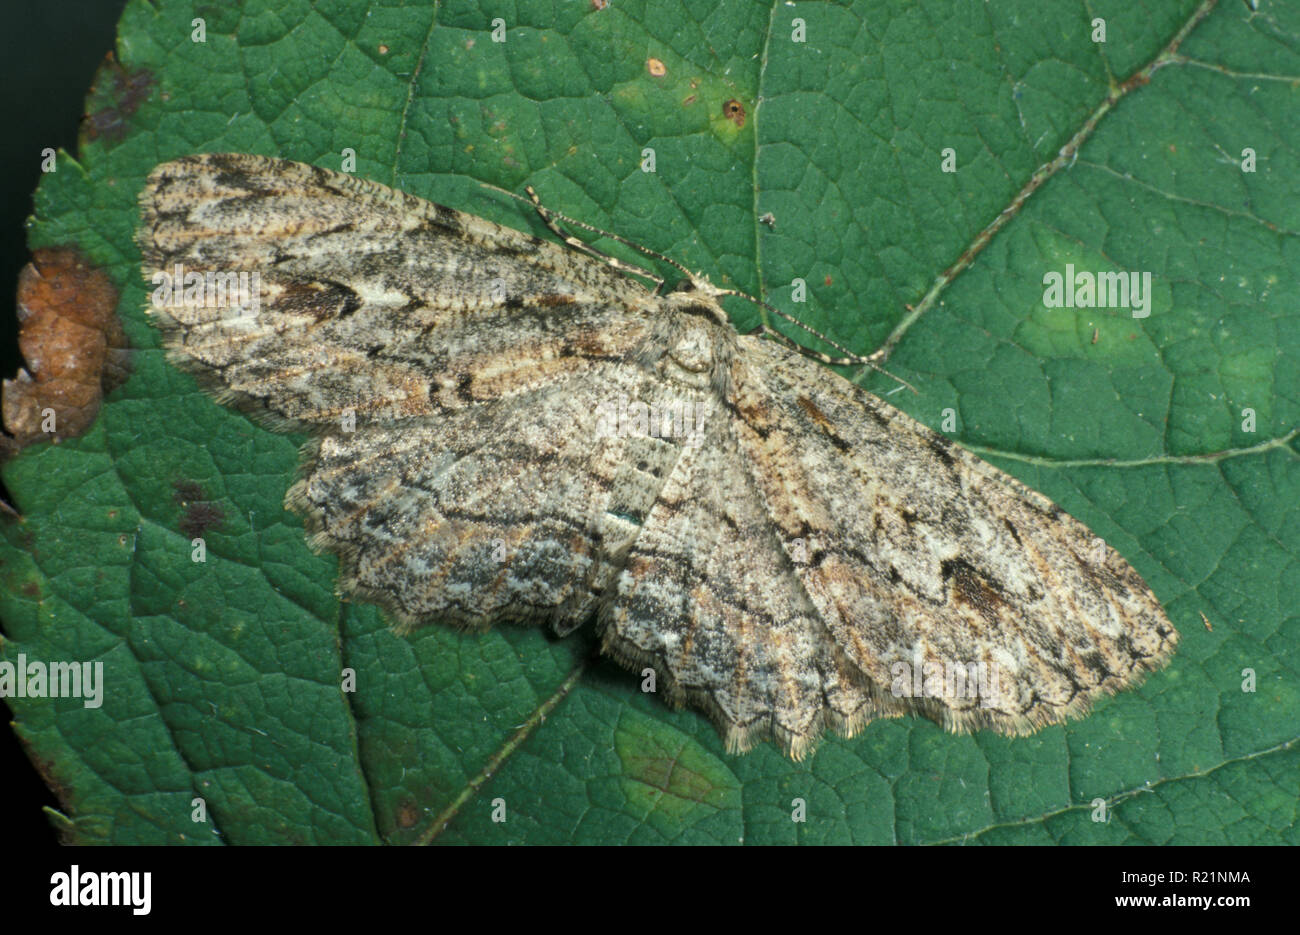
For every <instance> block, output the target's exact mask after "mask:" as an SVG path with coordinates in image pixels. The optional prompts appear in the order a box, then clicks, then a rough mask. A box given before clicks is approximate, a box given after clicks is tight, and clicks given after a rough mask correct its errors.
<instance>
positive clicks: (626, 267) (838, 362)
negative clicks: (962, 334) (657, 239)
mask: <svg viewBox="0 0 1300 935" xmlns="http://www.w3.org/2000/svg"><path fill="white" fill-rule="evenodd" d="M479 184H480V185H482V186H483V187H484V188H490V189H492V190H493V191H496V192H500V193H501V194H503V195H509V196H510V197H511V198H513V199H515V200H516V201H523V202H526V203H528V204H531V205H532V206H533V208H534V209H535V210H536V211H537V213H538V214H539V215H540V216H541V218H542V221H543V222H544V223H545V224H546V226H547V227H549V228H550V229H551V230H552V231H553V232H554V233H555V234H556V236H558V237H559V238H560V239H561V240H563V241H564V242H565V243H567V244H569V246H571V247H573V248H575V249H577V250H581V251H583V252H584V253H589V254H591V255H593V256H595V257H598V258H600V259H602V260H604V261H605V262H606V263H608V264H609V265H610V266H612V267H614V268H615V269H618V270H623V271H625V272H631V273H635V274H636V275H638V276H643V277H645V278H646V279H649V280H650V281H651V282H654V283H656V286H655V291H656V292H658V291H659V287H660V286H662V285H663V283H664V280H663V277H661V276H656V275H654V274H653V273H651V272H649V271H648V270H644V269H641V268H640V267H638V266H635V265H633V264H631V263H627V262H624V261H623V260H620V259H618V258H617V257H612V256H609V255H608V254H605V253H602V252H600V251H599V250H597V249H596V248H595V247H593V246H591V245H590V244H588V243H586V242H585V241H582V240H579V239H578V238H577V237H574V236H573V235H572V234H569V233H567V232H565V231H564V230H563V229H562V228H561V227H560V226H559V225H558V224H557V223H556V221H564V222H565V223H566V224H571V225H573V226H574V227H581V228H582V229H583V230H587V231H591V232H592V233H593V234H599V235H600V236H602V237H608V238H609V239H610V240H613V241H615V242H616V243H621V244H623V245H624V246H625V247H631V248H632V249H633V250H637V251H639V252H641V253H643V254H645V255H646V256H648V257H653V258H654V259H656V260H660V261H662V262H664V263H667V264H668V265H669V266H671V267H673V268H674V269H676V270H678V271H679V272H681V273H683V274H684V275H685V276H686V278H688V279H689V280H690V281H691V283H692V285H694V286H695V288H696V289H699V290H700V291H701V292H704V293H707V294H709V295H711V296H715V297H721V296H724V295H732V296H735V297H736V298H738V299H745V300H746V301H749V302H753V303H754V304H755V305H758V306H761V307H762V308H765V309H767V310H768V311H769V312H771V313H772V314H774V315H777V316H779V317H781V318H784V319H785V320H786V321H788V322H790V323H791V324H792V325H795V326H796V327H799V328H802V329H803V330H804V331H806V332H808V333H809V334H811V335H812V336H813V337H815V338H817V339H818V340H820V341H824V342H825V343H826V344H829V345H830V346H831V347H833V348H835V349H836V350H837V351H839V352H841V353H842V354H844V356H843V357H831V356H829V355H827V354H823V353H821V352H820V351H815V350H813V349H812V348H810V347H805V346H804V345H802V344H800V343H799V342H798V341H794V340H791V339H790V338H788V337H786V335H784V334H782V333H781V332H779V331H776V330H775V329H772V328H768V327H767V326H766V325H764V326H762V330H763V333H764V334H767V335H769V336H770V337H775V338H778V339H779V340H781V341H782V342H783V343H785V344H786V346H788V347H790V348H792V349H793V350H797V351H798V352H799V353H801V354H803V355H804V356H805V357H810V358H812V359H813V360H819V361H821V362H822V363H824V364H828V365H830V366H832V367H853V366H865V367H870V368H871V369H872V370H875V371H876V372H877V373H882V374H884V375H885V376H887V377H889V378H890V379H891V380H894V381H895V382H897V383H899V384H901V385H903V386H905V387H907V388H908V389H909V390H911V391H912V392H913V393H916V394H917V395H918V396H919V395H920V393H919V392H918V391H917V389H916V387H914V386H913V385H912V384H910V383H908V382H907V381H906V380H904V379H902V378H901V377H898V376H896V375H894V374H892V373H890V372H889V371H888V370H886V369H884V368H883V367H881V366H880V365H878V364H877V363H876V362H875V361H874V360H873V359H872V357H874V356H875V355H874V354H873V355H871V356H870V357H862V356H860V355H858V354H855V353H853V352H852V351H851V350H849V349H848V348H847V347H845V346H844V345H842V344H839V343H837V342H836V341H833V340H831V339H830V338H828V337H827V336H826V335H824V334H822V333H821V332H820V331H818V330H817V329H816V328H813V327H812V326H810V325H807V324H804V323H803V322H801V321H800V320H799V319H797V318H795V317H794V316H793V315H789V314H787V313H786V312H783V311H781V310H780V309H779V308H776V307H775V306H772V305H769V304H768V303H767V302H764V301H763V300H762V299H757V298H755V297H754V296H752V295H750V294H749V293H748V292H742V291H741V290H739V289H720V288H718V287H717V286H715V285H714V284H713V283H711V282H710V281H709V279H708V277H707V276H702V275H700V274H699V273H696V272H693V271H692V270H690V269H689V268H687V267H686V266H684V265H682V264H681V263H680V262H678V261H677V260H674V259H673V258H672V257H670V256H665V255H664V254H662V253H660V252H658V251H657V250H651V249H650V248H649V247H645V246H642V245H641V244H639V243H636V242H635V241H632V240H628V239H627V238H626V237H622V236H620V235H618V234H615V233H613V232H612V231H607V230H605V229H604V228H601V227H596V226H595V225H594V224H588V223H587V222H586V221H579V220H577V219H576V218H571V217H569V216H568V215H567V214H562V213H561V212H559V211H555V210H553V209H551V208H548V207H546V206H545V205H543V204H542V202H541V199H540V198H539V197H538V195H537V192H536V191H535V190H534V189H533V187H532V186H531V185H527V186H525V187H524V191H526V192H528V197H527V198H525V197H524V196H523V195H517V194H515V193H514V192H511V191H506V190H505V189H504V188H498V187H497V186H495V185H491V184H489V183H487V182H480V183H479Z"/></svg>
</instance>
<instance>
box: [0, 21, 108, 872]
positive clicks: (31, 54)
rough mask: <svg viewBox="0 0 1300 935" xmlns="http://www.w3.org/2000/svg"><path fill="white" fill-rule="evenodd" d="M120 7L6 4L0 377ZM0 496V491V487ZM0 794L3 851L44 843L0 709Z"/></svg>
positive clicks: (1, 68)
mask: <svg viewBox="0 0 1300 935" xmlns="http://www.w3.org/2000/svg"><path fill="white" fill-rule="evenodd" d="M124 6H126V0H24V2H20V3H14V4H8V5H7V7H6V9H5V17H4V25H5V28H4V29H3V30H0V78H2V80H0V127H3V128H4V132H3V133H0V169H2V170H3V171H0V190H2V191H3V200H0V205H2V206H3V212H4V213H3V217H2V219H0V236H3V237H4V248H3V249H2V250H0V377H4V378H6V379H8V378H11V377H13V375H14V373H15V372H16V371H17V369H18V367H19V366H21V360H20V358H19V355H18V345H17V333H18V321H17V318H16V317H15V315H14V292H15V289H16V288H17V285H18V271H19V270H21V269H22V268H23V266H24V265H25V264H26V263H27V260H28V252H27V231H26V227H25V221H26V219H27V216H28V215H29V214H31V212H32V192H33V190H35V188H36V184H37V183H38V182H39V181H40V178H41V166H40V163H41V150H42V149H45V148H46V147H51V148H53V149H55V150H66V151H67V152H68V153H70V154H72V155H73V156H74V157H75V156H76V155H77V129H78V126H79V124H80V122H81V115H82V105H83V103H84V102H85V99H86V92H87V91H88V90H89V88H90V82H91V79H92V78H93V77H94V74H95V70H96V69H97V68H98V67H99V65H100V63H101V62H103V60H104V56H105V55H107V54H108V53H109V52H110V51H112V49H113V37H114V35H115V34H116V31H117V20H118V17H119V16H121V13H122V8H123V7H124ZM0 496H3V497H4V498H5V499H6V500H7V499H8V494H7V492H6V491H4V490H3V488H0ZM0 714H2V715H3V718H4V725H3V727H0V793H2V794H3V805H0V807H2V808H3V817H2V818H0V822H2V823H3V828H4V839H5V843H6V844H8V845H9V847H10V853H11V854H21V853H23V852H24V850H25V848H23V845H32V844H42V843H45V844H52V843H54V842H55V840H56V836H55V834H54V830H53V828H52V827H51V826H50V823H49V821H48V819H47V818H46V817H45V815H44V814H43V813H42V811H41V807H42V806H44V805H48V806H50V807H52V808H57V807H58V802H57V801H56V799H55V798H54V796H53V794H52V793H51V792H50V791H49V790H48V789H47V788H46V786H45V783H44V782H42V780H41V778H40V776H39V775H37V773H36V770H35V769H34V768H33V767H32V765H31V761H30V760H28V759H27V755H26V753H24V752H23V748H22V745H21V744H20V743H19V742H18V738H17V736H15V734H14V732H13V731H12V729H10V727H9V722H10V721H11V719H12V714H11V712H10V711H9V709H8V707H6V706H4V705H3V704H0Z"/></svg>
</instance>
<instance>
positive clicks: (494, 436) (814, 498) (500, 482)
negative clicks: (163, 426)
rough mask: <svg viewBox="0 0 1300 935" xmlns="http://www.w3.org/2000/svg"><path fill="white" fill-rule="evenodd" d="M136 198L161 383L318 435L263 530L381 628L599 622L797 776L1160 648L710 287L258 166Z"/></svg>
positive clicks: (994, 502) (636, 660)
mask: <svg viewBox="0 0 1300 935" xmlns="http://www.w3.org/2000/svg"><path fill="white" fill-rule="evenodd" d="M140 204H141V214H142V225H141V228H140V231H139V236H138V241H139V246H140V249H141V252H142V254H143V269H144V275H145V277H146V279H148V280H150V282H151V283H154V284H158V283H159V282H160V280H161V281H162V282H164V283H166V282H167V281H168V280H169V278H171V280H172V287H170V288H168V287H165V286H159V287H158V289H157V290H156V291H155V302H154V303H153V308H152V312H153V318H154V320H155V321H156V322H157V324H158V325H159V326H160V327H162V328H163V329H164V331H165V339H166V344H167V347H168V348H169V351H170V355H171V357H172V358H173V359H174V360H176V361H177V362H179V363H181V364H182V365H184V366H185V367H186V368H187V369H189V370H190V371H191V372H193V373H195V374H196V375H197V376H198V378H199V379H200V381H201V382H202V384H203V385H204V386H205V387H206V388H207V389H208V390H210V391H211V392H212V393H213V394H214V395H215V396H216V398H217V399H218V400H219V401H221V402H225V403H233V404H237V405H239V406H240V407H242V408H243V409H245V410H247V411H250V412H252V413H254V414H257V415H259V416H260V417H261V418H262V419H263V420H265V421H268V422H269V423H270V424H272V425H273V426H274V427H277V428H286V429H287V428H292V429H295V430H300V431H301V430H305V431H309V432H310V433H311V434H312V437H313V441H312V442H311V443H310V445H309V446H308V447H307V449H305V452H304V468H303V474H302V478H301V479H300V480H299V481H298V482H297V483H295V484H293V486H292V487H291V488H290V489H289V491H288V494H287V496H286V498H285V503H286V505H287V506H288V507H289V508H290V509H292V510H294V511H296V512H297V513H299V514H300V515H301V516H302V517H303V520H304V522H305V524H306V526H307V528H308V530H309V532H310V540H309V542H310V545H311V546H312V547H313V548H314V549H316V550H326V551H329V552H332V553H334V554H336V555H337V556H338V558H339V564H340V581H339V589H340V593H341V594H342V595H345V596H350V597H354V598H357V599H362V600H367V601H373V602H376V603H378V604H380V605H382V606H383V608H384V609H385V610H386V611H387V612H388V614H389V616H390V617H391V618H392V619H393V620H394V621H395V622H396V623H397V625H398V626H399V627H400V628H403V629H409V628H411V627H415V626H421V625H424V624H428V623H435V622H438V623H449V624H455V625H459V626H462V627H468V628H479V629H481V628H486V627H489V626H491V625H493V624H495V623H498V622H502V621H517V622H522V623H529V624H536V625H546V626H549V627H550V628H551V630H552V631H553V632H554V633H555V634H556V635H557V636H565V635H567V634H569V633H571V632H572V631H573V630H575V629H576V628H578V627H580V626H582V625H584V624H588V623H590V624H592V625H593V626H594V627H595V628H596V632H597V633H598V635H599V639H600V647H601V649H602V651H603V652H604V653H606V654H608V655H609V656H611V657H613V658H614V659H616V660H618V661H619V662H620V663H622V664H624V665H626V666H627V667H629V668H631V669H634V670H636V671H638V672H641V671H642V670H644V669H647V668H648V669H650V670H652V671H653V673H654V675H655V680H656V685H657V689H658V691H659V692H660V693H661V694H662V695H663V696H664V697H665V698H666V699H667V701H668V702H669V703H671V704H674V705H680V704H686V705H689V706H691V707H693V708H696V709H698V710H700V711H702V712H704V713H706V714H707V715H708V716H709V717H710V718H711V719H712V720H713V721H714V722H715V723H716V725H717V726H718V729H719V731H720V732H721V734H722V736H723V738H724V740H725V743H726V746H727V748H728V750H730V751H743V750H745V749H747V748H749V747H750V746H751V745H752V744H753V743H754V742H756V741H757V740H760V739H762V738H768V737H770V738H771V739H772V740H773V741H774V742H775V743H776V744H777V745H778V746H779V747H780V748H781V749H782V750H783V751H784V752H785V753H786V754H788V755H790V756H792V757H795V758H798V757H801V756H803V755H805V754H806V753H807V752H808V751H809V750H810V749H811V747H812V745H813V744H814V742H815V741H816V739H817V737H818V736H819V735H820V734H821V733H822V732H823V730H825V729H826V728H831V729H834V730H836V731H838V732H840V733H841V734H844V735H846V736H847V735H852V734H854V733H856V732H858V731H859V730H861V729H862V728H863V726H864V725H866V724H867V723H869V722H870V721H872V720H873V719H875V718H884V717H896V716H900V715H904V714H915V715H921V716H924V717H927V718H930V719H932V720H934V721H936V722H938V723H939V724H941V725H942V726H943V727H945V728H948V729H950V730H954V731H966V730H973V729H978V728H989V729H992V730H995V731H998V732H1001V733H1005V734H1013V735H1018V734H1025V733H1029V732H1032V731H1034V730H1036V729H1038V728H1040V727H1042V726H1043V725H1045V724H1052V723H1056V722H1059V721H1061V720H1063V719H1065V718H1067V717H1070V716H1074V715H1079V714H1082V713H1083V712H1085V711H1086V710H1087V709H1088V707H1089V705H1090V703H1091V702H1092V701H1093V699H1095V698H1097V697H1098V696H1099V695H1103V694H1107V693H1112V692H1116V691H1119V690H1120V689H1123V688H1125V687H1127V686H1129V685H1132V684H1133V683H1134V682H1135V681H1137V680H1138V679H1139V678H1140V677H1141V676H1142V675H1143V674H1144V673H1146V672H1148V671H1150V670H1152V669H1156V668H1158V667H1160V666H1161V665H1163V664H1164V663H1165V662H1166V661H1167V660H1168V659H1169V657H1170V654H1171V653H1172V652H1173V650H1174V647H1175V645H1176V643H1177V640H1178V634H1177V632H1176V631H1175V629H1174V627H1173V626H1172V625H1171V624H1170V622H1169V620H1168V618H1167V617H1166V615H1165V613H1164V611H1163V610H1162V608H1161V606H1160V603H1159V601H1158V600H1157V599H1156V597H1155V595H1154V594H1152V592H1151V590H1150V589H1149V588H1148V587H1147V586H1146V584H1145V583H1144V582H1143V581H1142V579H1141V578H1140V577H1139V575H1138V574H1137V572H1135V571H1134V570H1133V568H1132V567H1130V566H1129V564H1128V563H1127V562H1125V561H1124V559H1123V558H1122V557H1121V556H1120V555H1119V554H1118V553H1116V552H1115V551H1114V550H1113V549H1112V548H1110V547H1109V546H1107V545H1106V544H1105V543H1104V542H1102V541H1101V540H1099V539H1098V538H1097V537H1096V536H1094V535H1093V534H1092V533H1091V532H1090V531H1089V530H1088V529H1087V528H1086V527H1085V526H1084V525H1083V524H1081V523H1079V522H1078V521H1076V520H1075V519H1073V518H1072V517H1070V516H1069V515H1067V514H1065V513H1064V512H1063V511H1062V510H1061V509H1060V508H1059V507H1057V506H1056V505H1054V504H1053V503H1052V502H1051V501H1049V500H1048V499H1047V498H1045V497H1043V496H1041V495H1040V494H1038V493H1036V492H1034V491H1033V490H1030V489H1028V488H1027V487H1025V486H1024V485H1022V484H1021V483H1019V482H1018V481H1016V480H1014V479H1013V478H1011V477H1010V476H1008V475H1007V474H1005V473H1003V472H1001V471H999V470H997V469H996V468H994V467H992V466H991V465H989V464H988V463H986V462H984V461H982V460H980V459H979V458H977V457H976V456H974V455H973V454H971V453H970V452H968V451H966V450H964V449H962V448H961V447H959V446H957V445H955V444H953V443H951V442H950V441H948V440H947V439H946V438H944V437H943V436H942V435H939V434H936V433H935V432H933V431H931V430H930V429H928V428H926V427H925V426H924V425H921V424H920V423H918V422H916V421H915V420H913V419H912V418H910V417H909V416H907V415H905V414H903V413H902V412H900V411H899V410H897V409H895V408H893V407H892V406H890V405H888V404H887V403H885V402H884V401H882V400H881V399H879V398H877V397H876V396H873V395H872V394H870V393H868V392H866V391H865V390H863V389H861V388H860V387H858V386H857V385H855V384H854V383H851V382H849V381H848V380H846V379H844V378H843V377H841V376H840V375H838V374H837V373H835V372H834V371H833V370H831V369H828V368H827V367H826V366H824V365H823V364H821V363H818V362H816V361H814V360H812V359H810V357H809V356H807V355H806V354H804V353H802V352H801V350H800V349H799V348H798V347H797V346H794V345H793V342H790V341H789V340H788V339H781V338H780V337H779V336H778V335H777V334H776V333H775V332H772V331H770V330H769V329H763V330H762V331H761V332H760V333H750V334H741V333H738V332H737V331H736V329H735V328H734V327H733V326H732V324H731V322H730V319H729V318H728V316H727V314H726V312H725V311H724V310H723V308H722V305H721V302H720V299H721V297H722V296H724V295H727V294H732V293H730V292H729V291H728V290H723V289H720V288H718V287H716V286H714V285H712V284H711V283H710V282H709V281H708V280H707V279H706V278H705V277H703V276H698V275H694V274H691V275H689V276H688V277H687V279H686V280H685V281H684V282H683V283H682V284H681V285H680V286H679V287H678V288H676V289H674V290H672V291H667V292H662V291H660V290H659V289H658V288H655V289H651V288H648V287H647V286H646V285H645V284H643V283H642V282H640V281H638V279H637V278H635V277H634V276H630V275H627V269H620V268H619V267H620V266H623V267H626V264H620V263H617V262H614V261H607V260H605V259H602V258H601V257H600V256H593V255H591V254H592V253H593V252H594V250H591V249H590V248H587V247H585V245H583V243H582V241H579V240H577V239H576V238H572V237H568V235H565V236H566V238H567V239H569V240H570V241H571V242H572V243H573V245H574V246H576V247H578V249H572V248H570V247H566V246H561V245H559V244H556V243H553V242H551V241H549V240H544V239H541V238H538V237H535V236H532V235H529V234H525V233H521V232H519V231H515V230H511V229H509V228H505V227H501V226H498V225H497V224H494V223H491V222H489V221H486V220H484V219H482V218H479V217H474V216H471V215H468V214H463V213H461V212H459V211H455V210H453V209H451V208H446V207H443V206H441V205H437V204H432V203H430V202H428V201H424V200H422V199H420V198H416V197H413V196H411V195H407V194H403V193H401V192H398V191H395V190H393V189H390V188H387V187H385V186H383V185H379V184H376V183H374V182H369V181H365V180H361V179H357V178H354V177H352V176H349V175H343V174H339V173H335V172H331V171H327V170H325V169H321V168H317V167H314V166H310V165H305V164H302V163H296V162H288V161H284V160H280V159H271V158H265V157H261V156H252V155H240V154H206V155H196V156H188V157H185V158H182V159H177V160H175V161H172V162H167V163H164V164H162V165H159V166H158V167H157V168H155V169H154V170H153V172H152V173H151V174H150V175H149V178H148V181H147V183H146V185H145V187H144V190H143V192H142V194H141V196H140ZM543 218H544V219H546V220H547V222H548V224H550V225H551V226H552V227H553V228H554V229H556V230H557V231H558V232H560V233H561V234H563V233H564V232H563V230H562V229H560V228H559V226H558V223H557V221H556V216H555V215H552V214H549V213H547V212H545V211H544V210H543ZM584 251H585V252H584ZM632 269H635V268H632ZM177 276H179V277H180V280H179V281H180V282H184V283H187V285H186V286H185V288H179V287H176V285H175V282H176V280H175V277H177ZM241 277H242V278H241Z"/></svg>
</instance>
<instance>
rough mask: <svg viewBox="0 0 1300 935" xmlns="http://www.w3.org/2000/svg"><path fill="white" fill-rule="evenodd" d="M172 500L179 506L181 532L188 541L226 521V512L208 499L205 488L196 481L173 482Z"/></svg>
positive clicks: (199, 536)
mask: <svg viewBox="0 0 1300 935" xmlns="http://www.w3.org/2000/svg"><path fill="white" fill-rule="evenodd" d="M172 490H173V491H175V492H174V493H173V494H172V500H173V501H174V502H175V503H177V504H179V505H180V506H181V507H182V508H183V509H182V511H181V519H180V524H179V527H180V531H181V534H182V535H184V536H185V538H186V539H198V538H201V537H202V536H203V534H204V533H205V532H207V531H208V530H209V529H211V528H212V527H213V526H219V525H221V524H222V523H224V522H225V521H226V511H225V510H223V509H222V508H221V505H220V504H219V503H213V502H212V501H211V500H209V499H208V495H207V493H206V492H205V491H204V489H203V487H202V486H201V485H199V484H196V483H195V482H194V481H187V480H178V481H175V482H173V484H172Z"/></svg>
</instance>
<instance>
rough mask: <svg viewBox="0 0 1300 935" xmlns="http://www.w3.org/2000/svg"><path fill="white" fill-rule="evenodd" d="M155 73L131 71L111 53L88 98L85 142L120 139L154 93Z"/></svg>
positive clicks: (102, 65) (83, 127)
mask: <svg viewBox="0 0 1300 935" xmlns="http://www.w3.org/2000/svg"><path fill="white" fill-rule="evenodd" d="M153 85H154V77H153V72H151V71H148V70H147V69H141V70H139V71H128V70H127V69H126V68H124V67H122V65H121V63H119V62H118V60H117V57H116V56H115V55H114V54H113V53H112V52H109V53H108V55H106V56H105V57H104V61H103V63H102V64H101V65H100V66H99V71H97V72H96V73H95V80H94V81H93V83H92V84H91V86H90V94H89V96H88V97H87V99H86V100H87V108H86V117H85V119H84V120H83V121H82V124H81V136H82V139H83V140H96V139H101V138H102V139H105V140H111V141H117V140H120V139H121V138H122V137H123V136H125V135H126V129H127V127H126V125H127V121H128V120H130V118H131V115H132V114H134V113H135V112H136V111H137V110H138V109H139V108H140V105H141V104H142V103H143V102H144V101H145V100H146V99H147V98H148V97H149V92H150V91H152V90H153Z"/></svg>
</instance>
